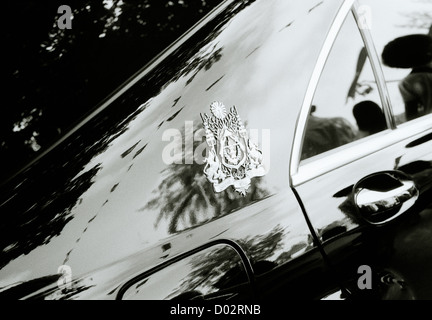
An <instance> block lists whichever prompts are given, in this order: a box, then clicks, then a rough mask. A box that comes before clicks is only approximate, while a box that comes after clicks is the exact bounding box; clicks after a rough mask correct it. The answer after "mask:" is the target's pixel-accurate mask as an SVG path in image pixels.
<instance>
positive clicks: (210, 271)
mask: <svg viewBox="0 0 432 320" xmlns="http://www.w3.org/2000/svg"><path fill="white" fill-rule="evenodd" d="M248 283H249V280H248V276H247V273H246V270H245V268H244V265H243V262H242V260H241V258H240V256H239V255H238V253H237V252H236V251H235V250H234V249H233V248H231V247H229V246H227V245H216V246H214V247H211V248H208V249H206V250H204V251H202V252H199V253H197V254H194V255H191V256H189V257H186V258H185V259H182V260H181V261H179V262H175V263H173V264H171V265H169V266H167V267H166V268H163V269H162V270H160V271H158V272H155V273H153V274H151V275H149V276H146V277H143V278H140V279H137V281H136V282H135V283H134V284H132V285H131V286H130V287H128V288H127V289H126V291H125V292H124V294H123V296H122V299H126V300H203V299H215V298H219V299H231V298H241V297H243V298H245V296H244V294H249V293H250V290H249V287H248Z"/></svg>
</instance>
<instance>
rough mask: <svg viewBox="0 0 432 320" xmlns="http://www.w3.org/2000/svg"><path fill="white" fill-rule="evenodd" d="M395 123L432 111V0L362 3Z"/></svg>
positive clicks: (360, 9) (369, 0)
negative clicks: (380, 64)
mask: <svg viewBox="0 0 432 320" xmlns="http://www.w3.org/2000/svg"><path fill="white" fill-rule="evenodd" d="M359 12H360V14H363V15H364V16H365V17H367V19H368V20H369V23H368V28H369V29H370V32H371V34H372V37H373V39H374V43H375V47H376V49H377V52H378V54H379V55H380V56H381V59H382V62H383V72H384V76H385V79H386V83H387V88H388V91H389V95H390V100H391V103H392V107H393V113H394V114H395V118H396V123H397V124H400V123H403V122H406V121H408V120H412V119H415V118H418V117H420V116H423V115H426V114H429V113H431V112H432V29H431V27H432V1H427V0H424V1H419V0H379V1H376V0H373V1H372V0H361V1H360V8H359Z"/></svg>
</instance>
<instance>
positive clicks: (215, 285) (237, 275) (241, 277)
mask: <svg viewBox="0 0 432 320" xmlns="http://www.w3.org/2000/svg"><path fill="white" fill-rule="evenodd" d="M283 237H284V229H283V228H282V227H281V226H277V227H275V228H274V229H273V230H272V231H271V232H269V233H268V234H267V235H262V236H258V237H254V238H249V239H247V238H246V239H243V240H241V241H240V243H241V246H242V248H244V249H245V250H246V252H247V253H248V256H250V257H252V258H253V261H252V263H253V264H255V265H257V268H258V265H259V264H268V265H270V266H274V265H275V264H274V263H271V262H269V261H268V259H269V258H270V257H271V256H272V255H273V254H274V253H275V251H276V250H278V249H280V248H281V247H282V239H283ZM191 269H192V271H191V272H190V273H189V274H188V276H187V278H185V279H184V280H183V282H182V283H181V284H180V286H179V290H180V291H181V292H189V291H193V290H198V289H199V290H200V291H201V289H202V288H205V289H207V290H217V289H226V288H228V287H231V286H233V285H239V284H242V283H246V282H247V281H248V279H247V277H246V271H245V270H244V266H243V265H242V262H241V260H240V257H239V255H238V254H237V252H236V251H235V250H234V249H232V248H231V247H228V246H223V247H221V248H219V249H215V250H214V251H211V252H210V253H208V254H206V255H205V256H203V255H197V256H196V257H194V259H193V260H192V261H191Z"/></svg>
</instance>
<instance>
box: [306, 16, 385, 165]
mask: <svg viewBox="0 0 432 320" xmlns="http://www.w3.org/2000/svg"><path fill="white" fill-rule="evenodd" d="M380 101H381V99H380V95H379V92H378V89H377V85H376V80H375V77H374V73H373V71H372V67H371V65H370V62H369V59H368V55H367V52H366V49H365V47H364V43H363V40H362V38H361V35H360V32H359V30H358V27H357V23H356V21H355V20H354V17H353V16H352V15H351V14H350V15H348V17H347V19H346V21H345V22H344V25H343V26H342V28H341V30H340V32H339V34H338V36H337V38H336V41H335V43H334V45H333V47H332V50H331V51H330V54H329V57H328V59H327V62H326V65H325V67H324V70H323V72H322V74H321V77H320V80H319V83H318V86H317V89H316V92H315V95H314V98H313V105H312V106H311V111H310V115H309V118H308V121H307V124H306V132H305V136H304V140H303V147H302V154H301V159H302V160H304V159H308V158H311V157H313V156H315V155H318V154H321V153H323V152H326V151H329V150H332V149H335V148H337V147H340V146H342V145H345V144H347V143H350V142H353V141H356V140H359V139H361V138H364V137H367V136H370V135H372V134H375V133H378V132H380V131H382V130H385V129H386V128H387V124H386V120H385V116H384V112H383V110H382V108H381V106H380Z"/></svg>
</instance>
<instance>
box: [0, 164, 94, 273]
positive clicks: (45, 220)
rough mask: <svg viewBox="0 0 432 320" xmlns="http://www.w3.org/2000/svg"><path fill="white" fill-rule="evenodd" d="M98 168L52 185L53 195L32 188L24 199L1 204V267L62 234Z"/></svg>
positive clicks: (42, 189) (40, 189) (50, 187)
mask: <svg viewBox="0 0 432 320" xmlns="http://www.w3.org/2000/svg"><path fill="white" fill-rule="evenodd" d="M99 169H100V166H96V167H94V168H93V169H91V170H89V171H87V172H85V173H83V174H82V175H80V176H79V177H78V178H76V179H74V180H72V181H70V182H68V183H66V184H64V185H61V184H60V183H61V182H58V184H57V185H56V184H53V185H51V186H49V187H48V188H49V190H50V192H47V193H44V192H43V191H45V189H44V188H38V187H37V186H36V187H33V186H32V187H33V188H34V189H31V190H26V191H27V192H26V198H25V199H20V200H19V201H10V202H7V203H6V204H4V205H2V206H1V210H2V213H3V214H2V223H1V227H0V233H1V234H2V237H1V240H0V248H1V251H2V256H1V261H0V268H2V267H4V266H5V265H6V264H7V263H9V261H10V260H13V259H14V258H16V257H18V256H19V255H21V254H23V253H24V254H26V253H28V252H30V251H32V250H33V249H34V248H36V247H37V246H39V245H41V244H46V243H48V242H49V241H50V239H51V238H53V237H54V236H57V235H59V234H60V232H61V231H62V229H63V227H64V226H65V225H66V224H67V222H68V221H69V220H70V219H72V217H71V216H70V212H71V210H72V208H73V207H74V206H75V204H76V203H77V202H78V199H79V197H80V196H81V195H82V194H83V193H84V192H85V191H86V190H87V189H88V188H90V186H91V185H92V183H93V181H92V180H93V178H94V177H95V176H96V174H97V173H98V171H99ZM54 175H56V173H54ZM57 177H58V176H57ZM44 178H47V177H44ZM60 181H61V180H60ZM54 183H55V182H54ZM29 187H30V186H29ZM23 191H24V190H22V192H23Z"/></svg>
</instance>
